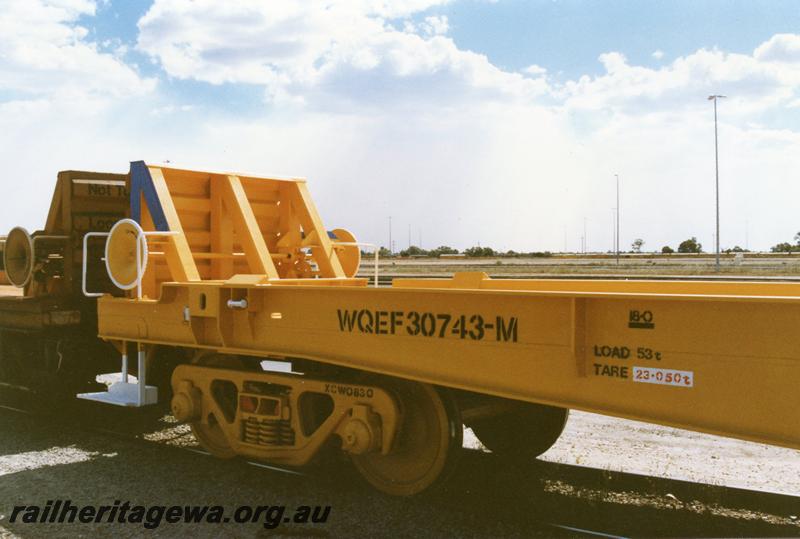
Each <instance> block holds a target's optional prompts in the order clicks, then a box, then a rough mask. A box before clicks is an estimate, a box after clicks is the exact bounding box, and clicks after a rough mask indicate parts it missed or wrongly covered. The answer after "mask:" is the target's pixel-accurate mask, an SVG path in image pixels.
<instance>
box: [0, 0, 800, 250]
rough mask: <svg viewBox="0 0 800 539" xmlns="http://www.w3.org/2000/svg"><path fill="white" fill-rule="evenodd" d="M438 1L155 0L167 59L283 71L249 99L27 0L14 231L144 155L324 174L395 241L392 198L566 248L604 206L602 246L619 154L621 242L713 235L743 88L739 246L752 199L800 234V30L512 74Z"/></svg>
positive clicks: (7, 81)
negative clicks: (216, 103) (231, 98)
mask: <svg viewBox="0 0 800 539" xmlns="http://www.w3.org/2000/svg"><path fill="white" fill-rule="evenodd" d="M2 1H3V0H0V2H2ZM440 3H441V2H438V1H435V0H430V1H429V0H417V1H412V0H409V1H404V2H390V1H388V0H386V1H368V0H360V1H355V2H344V1H341V0H329V1H326V2H301V1H299V0H298V1H294V2H292V1H287V2H280V3H277V2H262V1H255V0H246V1H242V2H237V3H235V4H234V3H233V2H211V1H210V0H198V1H189V0H156V2H155V3H154V4H153V6H152V7H151V8H150V10H149V11H148V12H147V14H146V15H145V16H144V17H143V18H142V19H141V21H140V22H139V28H140V35H139V39H138V44H137V48H138V49H139V50H140V51H143V52H145V53H147V54H149V55H150V56H151V57H152V58H153V59H154V60H155V61H156V62H157V64H158V65H160V66H161V67H162V68H163V70H164V73H165V76H168V77H174V78H179V79H188V80H196V81H202V82H207V83H211V84H220V83H231V84H239V85H254V86H255V87H257V88H263V89H264V92H265V94H266V95H267V96H268V97H269V99H271V100H273V104H272V105H271V106H270V105H265V106H264V110H263V112H259V111H258V110H248V111H246V112H247V113H248V115H247V117H241V116H237V114H236V113H237V112H238V113H241V112H242V111H231V113H230V114H225V113H222V112H216V113H215V114H213V115H209V114H207V113H208V111H207V110H204V108H203V106H202V104H201V103H193V105H194V106H190V105H183V104H180V103H178V102H177V101H175V102H173V100H172V99H170V97H172V96H170V95H168V94H167V95H160V94H159V93H158V92H150V93H148V92H149V91H150V88H151V87H152V84H153V83H152V81H147V80H145V79H142V77H141V76H140V75H138V74H137V72H136V70H135V69H134V68H132V67H130V66H128V65H126V64H125V63H124V58H125V56H126V51H125V48H124V47H125V45H124V44H123V43H121V42H120V43H117V42H114V41H111V42H109V43H107V44H105V45H103V46H98V45H97V44H96V43H93V42H92V41H91V40H90V38H89V37H88V34H87V33H86V30H85V29H83V28H82V25H83V24H84V23H82V21H83V20H84V19H82V18H81V17H83V18H85V19H88V18H91V16H92V14H93V13H94V10H95V4H94V3H93V2H89V1H84V0H73V1H71V2H70V1H66V0H65V1H62V2H58V3H55V2H49V3H45V2H44V1H43V0H42V1H38V2H37V3H35V4H31V3H25V5H26V6H28V5H33V6H34V7H33V8H31V9H32V11H31V10H28V11H25V10H23V9H22V7H21V6H22V4H21V3H18V2H14V3H13V4H12V3H7V5H8V6H10V7H13V8H14V10H15V11H16V12H18V13H19V14H20V16H21V17H22V19H20V20H21V21H22V22H21V23H19V24H20V28H11V27H10V26H9V25H10V24H11V22H10V21H12V20H13V19H8V18H5V19H3V18H2V17H3V15H0V24H3V21H5V24H6V26H5V27H1V26H0V87H2V89H4V90H7V91H11V92H17V93H19V94H20V96H19V97H18V98H17V97H15V98H14V99H13V100H11V101H7V102H5V103H0V123H2V125H3V127H4V129H3V130H2V131H0V160H2V161H3V162H4V163H10V164H9V165H8V166H7V167H6V177H8V178H11V177H26V178H31V180H30V181H31V184H32V185H35V186H36V187H37V188H36V189H30V190H26V192H25V193H24V194H20V195H19V197H20V198H19V199H18V203H17V204H15V207H14V208H9V209H8V211H7V212H6V211H5V209H4V212H0V230H6V229H8V228H10V226H12V225H14V224H18V223H19V224H26V225H27V226H29V227H31V228H34V227H35V226H37V225H38V224H40V221H41V219H42V218H43V215H44V212H46V205H47V203H48V202H49V201H47V200H44V199H45V198H46V197H42V193H43V192H45V191H49V189H50V187H51V186H52V181H53V179H54V177H55V171H56V170H58V169H65V168H81V167H85V168H94V169H101V170H102V169H108V170H118V171H124V170H125V169H126V168H127V161H129V160H132V159H141V158H144V159H149V160H152V161H161V160H164V159H169V160H171V161H173V162H180V163H186V164H189V165H193V166H196V167H201V168H202V167H208V168H212V169H231V170H243V171H252V172H255V173H263V174H271V173H274V174H286V175H304V176H308V177H309V179H310V185H311V189H312V192H313V193H314V196H315V199H316V201H317V204H318V206H319V207H320V211H321V213H322V215H323V218H324V219H325V221H326V223H328V224H329V225H330V226H346V227H348V228H352V229H353V230H354V231H355V232H356V233H357V235H358V236H359V237H360V238H361V239H363V240H366V241H372V242H378V243H382V244H385V243H386V239H387V238H386V236H388V234H387V230H386V226H387V224H388V223H387V219H386V218H387V217H388V215H390V214H391V215H392V216H393V217H394V222H395V225H396V228H395V237H398V236H400V237H404V236H405V234H403V233H400V231H401V230H402V231H405V229H406V228H407V226H408V224H409V223H410V224H412V226H413V229H414V236H415V237H416V230H417V229H418V228H421V229H422V230H423V242H424V244H425V246H427V247H431V246H433V245H435V244H440V243H449V244H453V245H455V246H456V247H460V248H463V247H467V246H470V245H471V244H474V243H476V242H478V241H480V242H481V244H484V245H490V246H492V247H495V248H503V249H511V248H513V249H516V250H544V249H550V250H557V249H561V248H563V237H564V231H565V229H566V230H567V233H568V235H569V246H570V248H575V247H577V243H578V237H579V236H580V234H581V229H582V224H583V218H584V217H586V218H588V223H589V235H590V237H589V247H590V248H592V249H599V248H608V247H609V246H610V243H611V230H612V227H611V215H610V208H611V207H612V206H613V204H614V202H613V174H614V173H619V174H620V177H621V179H622V181H623V197H622V208H623V211H622V222H623V228H622V241H621V243H622V244H623V245H627V244H629V243H630V242H631V241H632V240H633V239H634V238H635V237H642V238H644V239H645V241H646V242H647V244H646V245H647V247H652V248H660V246H661V245H663V244H666V243H669V244H671V245H673V247H674V246H675V244H676V242H678V241H680V240H682V239H685V238H686V237H689V236H697V237H698V238H699V239H700V240H701V241H702V242H703V243H704V244H707V245H710V244H711V232H712V231H713V212H712V210H713V177H714V176H713V174H714V170H713V166H714V161H713V120H712V116H711V110H710V108H709V107H710V105H709V104H708V103H707V102H706V101H705V98H706V96H707V95H708V94H710V93H725V94H728V95H729V96H730V99H728V100H726V101H724V102H723V104H722V105H721V110H720V120H721V121H720V132H719V134H720V165H721V181H722V186H723V189H722V204H723V214H722V223H723V245H733V244H735V243H739V244H743V243H744V231H743V224H742V222H743V220H744V219H745V218H748V219H749V221H750V243H751V246H754V245H755V246H760V247H768V246H769V245H772V244H774V243H776V242H777V241H780V240H783V239H790V237H791V235H792V234H793V230H794V229H795V228H796V226H795V224H793V223H792V221H793V219H794V218H795V213H796V212H795V209H794V207H793V201H794V200H797V199H798V198H800V182H796V181H794V179H793V175H794V174H795V171H797V170H798V169H800V134H798V131H799V130H798V128H797V120H798V119H800V118H798V117H794V118H790V119H788V120H787V119H786V117H787V116H789V115H797V114H798V113H797V110H798V105H797V104H798V103H800V95H797V91H796V89H797V88H798V84H800V66H798V64H797V63H792V62H793V60H792V59H793V58H794V57H793V56H792V55H793V54H794V53H793V51H794V50H795V49H793V47H794V46H795V45H794V43H796V41H797V40H798V39H800V36H794V35H777V36H774V37H773V38H772V39H770V40H769V41H766V42H765V43H764V44H762V45H761V46H759V47H758V48H756V49H755V51H753V53H752V54H733V53H728V52H726V51H722V50H716V49H711V50H709V49H700V50H698V51H695V52H693V53H691V54H688V55H685V56H683V57H679V58H675V59H672V60H671V61H668V62H665V63H664V64H663V65H662V64H659V66H658V67H657V68H650V67H645V66H641V65H636V64H634V63H632V62H631V61H630V60H628V59H627V58H626V57H625V56H624V55H622V54H620V53H619V52H615V51H606V52H605V53H603V54H602V55H600V56H599V61H600V62H601V65H602V66H603V68H604V72H603V73H602V74H600V75H598V76H584V77H578V78H576V79H575V80H571V81H564V80H563V79H559V75H558V74H557V73H558V70H557V69H555V68H553V71H552V72H548V70H547V69H545V68H544V67H541V66H540V65H537V64H535V63H533V62H540V63H543V61H544V60H543V59H542V58H537V57H531V58H530V59H529V61H530V62H531V65H529V66H528V67H527V68H523V69H519V70H518V72H509V71H506V70H504V69H502V68H499V67H497V66H496V65H493V64H492V63H491V62H490V61H489V59H488V58H487V57H486V56H485V55H482V54H479V53H477V52H472V51H467V50H463V49H461V48H459V47H458V46H457V44H456V43H455V42H454V41H453V39H451V37H450V36H449V23H448V21H447V19H446V18H445V17H442V16H441V15H439V14H438V13H437V11H436V6H437V5H438V4H440ZM6 11H10V10H5V11H4V12H3V13H5V12H6ZM23 11H25V12H24V13H23ZM25 17H28V18H27V19H25ZM86 24H88V23H86ZM6 28H9V29H10V30H9V32H6ZM6 51H10V52H12V53H13V54H12V55H11V56H8V55H7V53H6ZM30 51H33V52H36V51H45V52H46V54H45V53H37V54H34V53H33V52H30ZM105 51H108V52H105ZM599 52H602V51H598V53H599ZM26 54H29V56H26ZM654 57H655V55H654ZM9 58H11V59H10V60H9ZM657 59H659V58H657ZM120 81H121V82H120ZM80 83H83V84H85V85H86V87H85V88H84V87H83V86H82V85H81V84H80ZM163 87H164V88H163V89H162V91H164V92H167V91H168V88H167V85H163ZM63 88H73V90H72V91H75V92H83V94H81V95H84V96H87V95H88V96H89V98H96V96H105V97H104V99H107V101H108V103H109V104H108V107H107V108H106V109H103V110H99V111H98V110H96V109H95V108H93V107H92V106H91V103H89V104H86V105H85V107H81V106H72V105H70V106H67V105H65V104H64V103H62V102H59V101H58V100H56V99H55V97H54V96H56V95H59V94H60V93H61V90H62V89H63ZM140 95H144V97H143V98H141V99H138V100H137V99H133V100H132V99H129V98H130V96H140ZM281 100H282V101H281ZM90 101H91V99H90ZM286 103H295V104H303V105H304V106H286V105H285V104H286ZM776 118H778V119H779V121H777V122H776ZM43 124H47V125H48V129H47V130H46V131H43V130H42V129H41V125H43ZM75 125H80V127H81V129H80V131H79V132H76V130H75ZM786 125H789V126H792V127H791V128H788V127H786ZM45 186H46V187H45ZM354 208H358V211H354V210H353V209H354ZM737 227H738V228H737ZM784 230H785V231H786V232H785V237H784V236H782V234H784ZM404 243H405V241H404V240H403V241H401V242H399V243H398V246H403V247H404V246H405V245H404Z"/></svg>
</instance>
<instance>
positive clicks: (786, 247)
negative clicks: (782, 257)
mask: <svg viewBox="0 0 800 539" xmlns="http://www.w3.org/2000/svg"><path fill="white" fill-rule="evenodd" d="M796 250H797V246H796V245H792V244H791V243H789V242H783V243H779V244H778V245H773V246H772V247H771V248H770V251H772V252H773V253H791V252H793V251H796Z"/></svg>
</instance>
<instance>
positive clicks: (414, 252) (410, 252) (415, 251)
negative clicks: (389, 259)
mask: <svg viewBox="0 0 800 539" xmlns="http://www.w3.org/2000/svg"><path fill="white" fill-rule="evenodd" d="M427 254H428V251H426V250H424V249H421V248H420V247H417V246H416V245H412V246H411V247H409V248H408V249H403V250H402V251H400V256H402V257H408V256H425V255H427Z"/></svg>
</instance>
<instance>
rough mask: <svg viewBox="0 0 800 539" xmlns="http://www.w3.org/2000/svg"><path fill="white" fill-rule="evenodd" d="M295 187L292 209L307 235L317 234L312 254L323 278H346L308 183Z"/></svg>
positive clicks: (295, 184) (295, 185)
mask: <svg viewBox="0 0 800 539" xmlns="http://www.w3.org/2000/svg"><path fill="white" fill-rule="evenodd" d="M293 185H294V187H293V193H292V198H293V204H292V208H293V209H294V210H295V211H296V212H297V214H298V217H299V220H300V223H301V224H302V225H303V230H304V231H305V233H306V235H307V236H308V235H311V234H312V233H315V234H316V241H317V245H316V246H314V247H312V248H311V254H312V256H313V257H314V261H315V262H316V263H317V265H318V266H319V269H320V272H321V277H336V278H340V279H343V278H345V274H344V270H343V269H342V265H341V263H340V262H339V256H338V255H337V254H336V251H335V249H334V248H333V242H332V241H331V240H330V238H328V232H327V230H325V227H324V226H322V219H320V216H319V213H318V212H317V207H316V206H315V205H314V200H313V199H312V198H311V194H310V193H309V192H308V186H307V185H306V182H304V181H298V182H296V183H294V184H293Z"/></svg>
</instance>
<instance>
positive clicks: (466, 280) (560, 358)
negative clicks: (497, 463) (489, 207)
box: [88, 163, 800, 494]
mask: <svg viewBox="0 0 800 539" xmlns="http://www.w3.org/2000/svg"><path fill="white" fill-rule="evenodd" d="M128 181H129V187H130V192H131V212H130V217H131V218H130V219H126V220H124V221H122V222H120V223H118V225H117V226H115V227H114V228H113V229H112V230H111V233H110V235H109V237H108V240H107V247H106V252H105V258H106V266H107V269H108V273H109V275H110V277H111V279H112V281H113V282H114V283H116V284H117V285H118V286H120V287H122V288H125V289H128V290H129V293H128V294H127V295H126V296H125V297H114V296H111V295H109V294H105V295H103V296H102V297H100V298H99V299H98V301H97V309H98V328H99V329H98V331H99V335H100V337H101V338H102V339H105V340H108V341H110V342H113V343H115V344H116V346H117V348H118V349H119V350H120V351H122V352H123V353H125V359H126V361H127V355H128V354H127V352H128V350H129V349H132V347H133V346H136V349H137V350H138V352H139V353H138V359H139V372H140V373H141V375H142V376H141V378H142V379H143V378H145V369H146V366H149V365H150V364H153V363H154V358H157V357H158V350H159V349H163V348H164V347H169V348H171V349H179V350H183V351H185V354H184V357H185V358H186V360H185V361H181V362H179V363H181V364H180V365H178V366H177V367H176V368H175V369H174V372H173V373H172V388H171V389H172V392H173V395H172V399H171V400H172V411H173V413H174V415H175V416H176V417H178V418H179V419H181V420H184V421H188V422H190V423H191V424H192V426H193V429H194V431H195V433H196V435H197V436H198V438H199V440H200V441H201V442H202V443H203V444H204V445H205V446H206V447H208V448H209V449H210V450H211V451H212V452H214V453H215V454H217V455H219V456H221V457H229V456H233V455H237V454H241V455H247V456H249V457H253V458H262V459H265V460H269V461H273V462H280V463H285V464H291V465H303V464H306V463H308V462H309V461H310V460H311V459H313V458H314V456H315V455H316V454H317V453H318V452H319V450H320V449H321V448H322V447H323V446H324V445H325V444H326V443H328V442H329V441H330V440H331V439H333V440H336V441H338V442H339V443H340V446H341V449H342V450H344V451H345V452H347V453H349V454H350V455H351V457H352V460H353V462H354V463H355V465H356V468H357V469H358V470H359V471H360V472H361V473H362V474H363V475H364V477H365V478H366V479H367V480H368V481H370V482H371V483H372V484H373V485H375V486H376V487H378V488H380V489H382V490H384V491H386V492H389V493H393V494H414V493H417V492H420V491H422V490H424V489H426V488H428V487H430V486H431V485H433V484H434V483H436V482H437V481H438V480H439V479H441V478H442V477H444V476H445V475H446V472H447V471H448V469H449V468H450V467H451V464H452V461H453V458H454V456H455V455H456V454H457V452H458V450H459V449H460V442H461V425H462V424H467V425H468V426H471V427H472V428H473V429H474V431H475V432H476V434H477V435H478V437H479V438H480V439H481V440H482V441H483V442H484V443H485V444H486V445H487V446H488V447H489V448H490V449H492V450H495V451H498V452H500V453H505V454H507V455H509V456H516V457H520V456H527V457H530V456H535V455H538V454H540V453H542V452H543V451H545V450H546V449H547V448H548V447H550V445H552V443H554V442H555V440H556V439H557V437H558V435H559V434H560V432H561V430H562V429H563V426H564V422H565V421H566V417H567V410H568V409H580V410H586V411H590V412H596V413H601V414H607V415H613V416H619V417H625V418H631V419H638V420H642V421H649V422H653V423H659V424H663V425H670V426H676V427H682V428H687V429H692V430H697V431H703V432H709V433H714V434H720V435H724V436H731V437H736V438H741V439H746V440H753V441H759V442H765V443H770V444H777V445H782V446H786V447H792V448H800V417H799V416H798V409H800V392H798V383H799V382H800V333H798V331H797V327H798V325H800V284H792V283H759V282H746V283H744V282H685V281H684V282H670V281H608V280H606V281H603V280H592V281H581V280H513V281H512V280H494V279H490V278H488V277H487V276H486V275H485V274H482V273H461V274H456V275H455V276H454V277H453V278H451V279H430V280H427V279H426V280H414V279H396V280H395V281H394V282H393V284H392V286H391V287H390V288H373V287H370V286H368V282H367V280H366V279H361V278H357V277H355V273H356V271H357V269H358V267H359V262H360V247H359V245H358V244H357V243H356V242H355V241H354V237H353V236H352V234H349V233H348V232H347V231H344V230H338V231H334V232H333V233H331V232H328V230H327V229H325V228H323V226H322V222H321V219H320V217H319V215H318V214H317V211H316V209H315V208H314V205H313V202H312V201H311V198H310V196H309V194H308V191H307V188H306V185H305V182H304V181H302V180H297V179H274V178H256V177H252V176H241V175H234V174H227V173H225V174H223V173H210V172H196V171H186V170H177V169H170V168H165V167H160V166H150V165H146V164H144V163H134V164H133V165H132V168H131V173H130V175H129V180H128ZM148 358H150V359H148ZM263 361H268V362H272V363H268V364H265V363H263ZM274 362H285V364H286V368H285V370H286V371H287V372H274V370H272V371H270V370H264V366H265V365H273V366H274V365H275V363H274ZM289 367H291V368H289ZM148 368H149V367H148ZM120 384H121V385H120V387H118V388H117V390H116V391H117V396H118V397H119V399H120V402H121V403H126V404H132V405H140V404H145V403H147V402H151V401H152V400H155V392H156V390H155V388H154V387H148V386H146V381H145V380H140V382H139V383H138V384H137V387H135V388H134V387H133V384H127V385H122V382H121V383H120ZM113 391H114V387H113V386H112V392H113ZM162 391H163V388H162ZM88 398H98V399H100V400H102V399H103V398H104V397H102V396H101V397H98V396H96V395H95V396H89V397H88Z"/></svg>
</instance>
